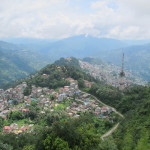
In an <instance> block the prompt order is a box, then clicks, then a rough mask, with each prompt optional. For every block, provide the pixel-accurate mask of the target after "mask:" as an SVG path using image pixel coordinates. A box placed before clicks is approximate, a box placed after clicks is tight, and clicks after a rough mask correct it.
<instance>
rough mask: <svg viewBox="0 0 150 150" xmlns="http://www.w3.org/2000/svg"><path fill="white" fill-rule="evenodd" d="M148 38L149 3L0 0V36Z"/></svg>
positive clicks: (132, 0)
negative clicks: (81, 35) (82, 35)
mask: <svg viewBox="0 0 150 150" xmlns="http://www.w3.org/2000/svg"><path fill="white" fill-rule="evenodd" d="M80 34H85V35H92V36H97V37H108V38H116V39H150V0H0V37H1V38H3V37H33V38H51V39H57V38H65V37H69V36H74V35H80Z"/></svg>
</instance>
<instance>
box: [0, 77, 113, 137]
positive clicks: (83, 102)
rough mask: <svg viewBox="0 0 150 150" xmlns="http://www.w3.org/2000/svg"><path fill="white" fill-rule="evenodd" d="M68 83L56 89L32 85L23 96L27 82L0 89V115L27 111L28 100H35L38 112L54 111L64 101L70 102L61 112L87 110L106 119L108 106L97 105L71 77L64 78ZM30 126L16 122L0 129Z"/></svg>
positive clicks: (72, 114)
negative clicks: (15, 103)
mask: <svg viewBox="0 0 150 150" xmlns="http://www.w3.org/2000/svg"><path fill="white" fill-rule="evenodd" d="M66 80H67V81H69V82H70V86H64V87H63V88H59V89H56V90H54V89H48V88H46V87H45V88H41V87H36V86H34V85H32V87H31V94H30V95H29V96H24V94H23V93H24V90H25V88H27V83H25V82H23V83H22V84H20V85H18V86H16V87H15V88H10V89H8V90H6V91H4V90H2V89H0V117H2V118H4V119H7V116H8V114H9V113H10V112H11V111H15V110H19V111H22V112H29V111H30V109H28V108H29V106H30V104H31V102H32V101H36V102H37V104H38V106H39V107H40V109H41V113H46V111H47V110H49V111H51V112H52V111H55V108H57V107H59V105H61V103H63V102H64V101H70V103H69V105H68V106H66V107H64V108H63V109H64V111H65V112H66V113H67V114H68V116H70V117H79V116H80V114H81V113H84V112H87V111H90V112H93V113H94V114H95V115H97V116H98V117H103V118H107V117H109V114H110V113H111V112H112V109H111V108H109V107H106V106H100V104H99V102H98V101H96V100H95V99H94V98H93V97H92V96H91V95H90V94H87V93H84V92H82V91H80V90H79V88H78V82H77V81H76V80H74V79H72V78H67V79H66ZM84 82H85V85H86V86H87V87H91V86H92V84H93V83H92V82H89V81H86V80H85V81H84ZM13 101H17V104H19V105H17V106H16V105H13ZM30 127H31V125H30V126H29V125H27V126H23V127H20V128H19V127H18V126H17V124H12V125H10V126H5V127H4V128H3V132H5V133H8V132H13V133H16V134H18V133H21V132H23V131H27V130H29V129H30Z"/></svg>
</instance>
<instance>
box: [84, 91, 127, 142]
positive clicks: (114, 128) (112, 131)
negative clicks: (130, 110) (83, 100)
mask: <svg viewBox="0 0 150 150" xmlns="http://www.w3.org/2000/svg"><path fill="white" fill-rule="evenodd" d="M83 93H86V92H83ZM88 94H89V93H88ZM90 95H91V96H93V98H94V99H95V100H96V101H97V102H98V103H100V104H102V105H104V106H108V107H110V108H112V110H113V111H114V112H115V113H116V114H118V115H119V116H120V117H121V118H124V116H123V115H122V114H121V113H120V112H118V111H117V110H116V109H115V108H114V107H111V106H109V105H106V104H105V103H103V102H102V101H101V100H99V99H98V98H97V97H95V96H94V95H92V94H90ZM119 125H120V123H119V122H118V123H117V124H116V125H115V126H114V127H113V128H111V129H110V130H109V131H108V132H106V133H105V134H103V135H102V136H101V139H102V140H104V138H106V137H108V136H110V135H112V133H114V132H115V131H116V129H117V128H118V127H119Z"/></svg>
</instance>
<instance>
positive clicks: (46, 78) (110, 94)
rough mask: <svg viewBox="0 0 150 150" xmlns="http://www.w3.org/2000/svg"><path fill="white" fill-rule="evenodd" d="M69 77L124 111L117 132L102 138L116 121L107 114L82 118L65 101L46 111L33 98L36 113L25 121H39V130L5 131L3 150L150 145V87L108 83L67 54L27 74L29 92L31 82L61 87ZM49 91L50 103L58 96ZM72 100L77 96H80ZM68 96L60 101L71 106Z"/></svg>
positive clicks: (145, 149)
mask: <svg viewBox="0 0 150 150" xmlns="http://www.w3.org/2000/svg"><path fill="white" fill-rule="evenodd" d="M70 77H71V78H73V79H74V80H77V81H78V85H79V88H80V90H81V91H84V92H87V93H90V94H91V97H93V96H96V97H97V98H98V99H99V100H101V101H102V102H103V103H105V104H107V105H109V106H112V107H115V108H116V109H117V110H118V111H119V112H121V113H122V114H123V115H124V118H123V119H121V118H117V119H116V121H117V123H118V122H120V125H119V128H118V129H117V130H116V131H115V132H114V133H113V135H112V136H110V137H106V138H105V139H104V141H102V140H101V138H100V137H101V135H102V134H100V132H101V133H102V131H103V134H104V133H105V132H106V129H110V128H112V126H110V125H112V123H114V122H111V121H109V122H105V119H106V120H107V119H108V120H109V118H105V119H104V118H101V119H102V120H101V119H99V118H95V117H94V116H93V115H92V114H91V112H90V111H89V112H87V113H85V114H84V115H83V116H82V115H81V116H80V117H79V118H68V117H67V118H66V117H65V116H64V114H63V111H62V110H61V109H62V108H61V107H60V110H58V109H57V111H56V112H51V108H50V109H48V110H46V111H45V112H46V113H44V114H43V113H41V112H43V110H42V111H39V110H40V108H39V107H37V104H36V103H31V106H29V108H30V109H31V110H32V111H31V112H30V113H29V114H28V115H29V116H30V117H31V116H32V117H33V118H32V117H31V118H30V119H29V120H26V122H30V123H31V122H32V123H34V124H36V125H37V126H36V128H35V129H34V131H33V132H31V133H26V132H25V133H24V134H21V136H20V134H19V136H18V135H15V134H0V148H1V147H2V148H4V147H6V148H5V149H4V150H12V149H11V147H13V148H15V149H16V150H22V149H23V150H26V149H31V150H48V149H52V150H56V149H61V150H149V146H150V126H149V125H150V118H149V114H150V87H142V86H134V87H128V88H126V89H124V90H123V91H119V89H118V88H115V87H112V86H110V85H106V84H103V83H101V82H99V80H96V79H94V78H93V77H91V76H90V75H88V74H86V73H85V72H84V71H83V70H82V69H81V68H80V67H79V64H78V60H77V59H75V58H67V59H64V58H62V59H60V60H58V61H56V62H55V63H54V64H52V65H48V66H46V67H45V68H43V69H41V70H40V71H39V72H38V73H36V74H35V75H32V76H30V78H27V79H25V80H23V81H26V82H27V87H26V88H25V90H24V94H25V95H26V96H29V95H30V94H31V89H32V85H35V87H36V88H38V87H42V88H45V87H48V88H49V89H53V90H54V91H55V92H56V91H58V90H59V88H62V87H64V86H66V85H69V82H68V80H66V79H68V78H70ZM85 80H87V81H89V82H90V83H92V86H90V87H87V86H85V82H84V81H85ZM92 95H93V96H92ZM48 97H50V98H51V99H52V101H51V103H52V102H55V101H54V99H53V98H54V97H53V96H52V95H46V98H48ZM29 98H30V97H29ZM72 100H73V102H74V101H75V97H74V98H73V99H72ZM68 101H69V100H68V99H67V102H64V101H62V103H59V104H58V105H60V106H64V105H66V103H67V107H68ZM55 104H56V103H55ZM79 104H80V103H79ZM19 106H20V105H19ZM40 107H41V105H40ZM54 108H56V107H54ZM28 115H26V117H28ZM111 117H112V118H113V117H114V116H111ZM111 117H110V119H111ZM0 121H1V125H2V124H4V125H8V123H9V122H7V121H4V120H2V119H1V120H0ZM12 121H14V120H12ZM15 121H16V120H15ZM114 121H115V120H114ZM115 123H116V122H115ZM104 131H105V132H104ZM35 135H36V136H35ZM13 139H14V142H12V141H13ZM7 147H8V149H7Z"/></svg>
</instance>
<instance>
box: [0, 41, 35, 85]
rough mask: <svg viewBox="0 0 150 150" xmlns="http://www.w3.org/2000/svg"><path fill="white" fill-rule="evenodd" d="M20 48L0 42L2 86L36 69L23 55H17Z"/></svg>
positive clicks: (0, 81)
mask: <svg viewBox="0 0 150 150" xmlns="http://www.w3.org/2000/svg"><path fill="white" fill-rule="evenodd" d="M19 50H20V49H19V48H18V47H17V46H15V45H13V44H9V43H6V42H0V87H2V86H4V85H5V84H7V83H9V82H11V81H15V80H16V79H19V78H23V77H25V76H27V75H29V74H30V73H33V72H34V71H35V69H33V68H32V67H31V66H30V65H29V64H28V63H27V62H26V61H25V60H24V59H23V58H22V57H20V56H18V55H17V51H19Z"/></svg>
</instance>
